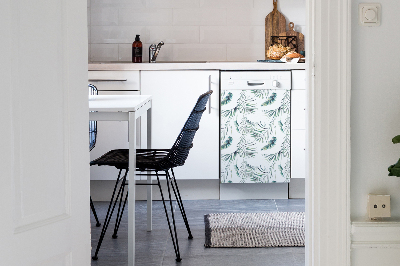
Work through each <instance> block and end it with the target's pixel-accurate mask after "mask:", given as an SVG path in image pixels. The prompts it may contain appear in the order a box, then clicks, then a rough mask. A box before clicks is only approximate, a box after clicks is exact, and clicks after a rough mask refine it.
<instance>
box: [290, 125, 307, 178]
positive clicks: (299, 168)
mask: <svg viewBox="0 0 400 266" xmlns="http://www.w3.org/2000/svg"><path fill="white" fill-rule="evenodd" d="M291 134H292V136H291V138H292V145H291V157H292V161H291V162H292V164H291V178H305V176H306V131H305V130H304V129H296V130H292V133H291Z"/></svg>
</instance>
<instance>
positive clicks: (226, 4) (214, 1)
mask: <svg viewBox="0 0 400 266" xmlns="http://www.w3.org/2000/svg"><path fill="white" fill-rule="evenodd" d="M200 7H204V8H227V9H231V8H233V9H235V8H252V7H253V0H200Z"/></svg>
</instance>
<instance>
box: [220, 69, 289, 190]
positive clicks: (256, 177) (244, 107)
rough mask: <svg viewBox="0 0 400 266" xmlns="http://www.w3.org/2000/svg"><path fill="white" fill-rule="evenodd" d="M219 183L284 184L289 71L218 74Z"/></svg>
mask: <svg viewBox="0 0 400 266" xmlns="http://www.w3.org/2000/svg"><path fill="white" fill-rule="evenodd" d="M220 80H221V95H220V180H221V183H288V182H289V181H290V111H291V110H290V90H291V71H221V79H220Z"/></svg>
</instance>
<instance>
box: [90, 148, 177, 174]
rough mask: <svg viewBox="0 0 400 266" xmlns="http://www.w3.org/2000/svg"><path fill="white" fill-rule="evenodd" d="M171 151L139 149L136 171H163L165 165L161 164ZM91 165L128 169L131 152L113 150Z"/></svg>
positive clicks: (137, 151)
mask: <svg viewBox="0 0 400 266" xmlns="http://www.w3.org/2000/svg"><path fill="white" fill-rule="evenodd" d="M169 151H170V149H137V150H136V170H138V171H148V170H155V171H163V170H166V169H164V167H162V166H163V165H165V164H162V163H160V162H162V161H164V160H166V156H167V155H168V153H169ZM90 165H99V166H100V165H108V166H114V167H116V168H117V169H125V170H126V169H128V166H129V150H128V149H117V150H111V151H109V152H107V153H105V154H103V155H102V156H100V157H99V158H97V159H95V160H93V161H91V162H90Z"/></svg>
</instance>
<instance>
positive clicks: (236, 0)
mask: <svg viewBox="0 0 400 266" xmlns="http://www.w3.org/2000/svg"><path fill="white" fill-rule="evenodd" d="M253 5H254V4H253V0H229V1H228V3H227V5H226V6H225V7H226V8H228V9H229V8H249V7H253Z"/></svg>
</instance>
